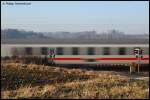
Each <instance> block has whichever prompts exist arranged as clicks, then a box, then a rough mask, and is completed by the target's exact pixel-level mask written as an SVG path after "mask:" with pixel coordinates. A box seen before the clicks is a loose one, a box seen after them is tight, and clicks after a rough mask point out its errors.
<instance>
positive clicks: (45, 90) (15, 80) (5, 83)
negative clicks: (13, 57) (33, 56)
mask: <svg viewBox="0 0 150 100" xmlns="http://www.w3.org/2000/svg"><path fill="white" fill-rule="evenodd" d="M1 86H2V87H1V98H2V99H10V98H12V99H19V98H28V99H32V98H40V99H45V98H49V99H50V98H55V99H60V98H61V99H68V98H71V99H72V98H74V99H87V98H88V99H96V98H97V99H106V98H111V99H122V98H124V99H146V98H147V99H148V98H149V80H131V79H130V78H129V77H128V75H121V74H119V73H117V72H107V71H105V72H104V71H99V72H98V71H85V70H81V69H67V68H59V67H57V68H56V67H49V66H42V65H32V64H30V65H25V64H21V63H13V62H10V63H9V62H7V63H6V62H2V63H1Z"/></svg>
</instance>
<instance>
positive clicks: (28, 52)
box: [25, 47, 32, 55]
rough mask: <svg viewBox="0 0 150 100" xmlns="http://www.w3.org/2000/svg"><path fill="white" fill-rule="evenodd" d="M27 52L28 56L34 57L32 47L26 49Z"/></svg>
mask: <svg viewBox="0 0 150 100" xmlns="http://www.w3.org/2000/svg"><path fill="white" fill-rule="evenodd" d="M25 52H26V54H27V55H32V48H31V47H27V48H25Z"/></svg>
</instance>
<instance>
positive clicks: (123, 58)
mask: <svg viewBox="0 0 150 100" xmlns="http://www.w3.org/2000/svg"><path fill="white" fill-rule="evenodd" d="M48 59H49V60H85V58H48ZM89 59H90V58H89ZM95 60H138V58H95ZM141 60H149V58H141Z"/></svg>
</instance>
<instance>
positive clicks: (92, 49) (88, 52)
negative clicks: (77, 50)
mask: <svg viewBox="0 0 150 100" xmlns="http://www.w3.org/2000/svg"><path fill="white" fill-rule="evenodd" d="M87 54H88V55H94V54H95V50H94V48H92V47H89V48H88V49H87Z"/></svg>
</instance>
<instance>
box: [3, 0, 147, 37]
mask: <svg viewBox="0 0 150 100" xmlns="http://www.w3.org/2000/svg"><path fill="white" fill-rule="evenodd" d="M15 2H19V1H7V3H15ZM22 2H23V1H22ZM25 2H26V3H27V1H25ZM28 2H29V1H28ZM3 3H5V4H3ZM30 3H31V5H8V4H6V1H5V2H4V1H3V2H1V24H2V29H4V28H17V29H25V30H27V31H30V30H33V31H38V32H39V31H40V32H55V31H70V32H76V31H91V30H95V31H97V32H106V31H108V30H111V29H117V30H120V31H122V32H125V33H127V34H143V33H149V2H148V1H132V2H131V1H43V2H42V1H31V2H30Z"/></svg>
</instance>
